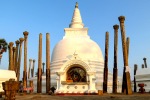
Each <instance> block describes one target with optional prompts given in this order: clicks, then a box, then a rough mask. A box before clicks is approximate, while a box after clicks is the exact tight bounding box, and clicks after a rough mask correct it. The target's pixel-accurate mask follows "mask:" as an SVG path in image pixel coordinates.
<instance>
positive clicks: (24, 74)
mask: <svg viewBox="0 0 150 100" xmlns="http://www.w3.org/2000/svg"><path fill="white" fill-rule="evenodd" d="M28 34H29V33H28V32H27V31H25V32H23V35H24V71H23V87H24V88H27V39H28ZM24 92H25V93H26V91H24Z"/></svg>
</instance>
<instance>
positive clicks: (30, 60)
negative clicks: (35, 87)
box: [28, 59, 32, 79]
mask: <svg viewBox="0 0 150 100" xmlns="http://www.w3.org/2000/svg"><path fill="white" fill-rule="evenodd" d="M31 64H32V59H29V70H28V79H29V78H30V69H31Z"/></svg>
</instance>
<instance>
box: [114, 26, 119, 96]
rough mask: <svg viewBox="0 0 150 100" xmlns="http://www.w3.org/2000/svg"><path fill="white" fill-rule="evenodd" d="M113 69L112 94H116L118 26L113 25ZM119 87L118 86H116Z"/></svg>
mask: <svg viewBox="0 0 150 100" xmlns="http://www.w3.org/2000/svg"><path fill="white" fill-rule="evenodd" d="M113 28H114V68H113V93H117V80H118V79H117V76H118V69H117V56H118V29H119V25H114V26H113ZM118 85H119V84H118Z"/></svg>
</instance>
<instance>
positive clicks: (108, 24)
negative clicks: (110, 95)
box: [0, 0, 150, 79]
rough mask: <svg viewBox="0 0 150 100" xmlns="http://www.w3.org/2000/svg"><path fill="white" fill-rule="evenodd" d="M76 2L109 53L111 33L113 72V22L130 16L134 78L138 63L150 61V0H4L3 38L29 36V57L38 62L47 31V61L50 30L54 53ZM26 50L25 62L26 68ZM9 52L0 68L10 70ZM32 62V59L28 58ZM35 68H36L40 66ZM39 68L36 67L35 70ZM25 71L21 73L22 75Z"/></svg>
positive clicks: (0, 33) (0, 34)
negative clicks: (106, 34) (107, 33)
mask: <svg viewBox="0 0 150 100" xmlns="http://www.w3.org/2000/svg"><path fill="white" fill-rule="evenodd" d="M75 2H78V3H79V9H80V13H81V16H82V21H83V23H84V25H85V27H87V28H89V32H88V35H89V36H90V38H91V39H92V40H94V41H95V42H96V43H97V44H98V45H99V46H100V48H101V50H102V53H103V56H104V52H105V32H106V31H108V32H109V36H110V37H109V60H108V61H109V62H108V63H109V66H108V67H109V71H110V72H113V61H114V57H113V55H114V47H113V46H114V30H113V25H115V24H119V21H118V17H119V16H121V15H123V16H125V17H126V20H125V30H126V36H127V37H130V51H129V66H130V68H131V77H132V79H133V68H134V64H137V65H138V69H141V65H142V64H144V61H143V57H146V58H147V65H148V67H149V64H150V63H149V61H150V45H149V43H150V34H149V32H150V30H149V29H150V25H149V23H150V6H149V5H150V0H112V1H110V0H103V1H102V0H92V1H90V0H86V1H85V0H82V1H81V0H68V1H63V0H55V1H54V0H53V1H52V0H38V1H37V0H32V1H31V0H24V1H23V0H22V1H20V0H13V1H8V0H1V1H0V38H4V39H5V40H6V41H7V42H8V43H9V42H15V41H16V40H18V39H19V38H20V37H24V36H23V32H24V31H28V32H29V36H28V56H27V57H28V59H35V60H36V63H35V66H36V68H37V65H38V62H37V61H38V41H39V40H38V39H39V33H42V34H43V59H42V61H43V62H45V61H46V54H45V51H46V46H45V45H46V43H45V41H46V39H45V38H46V33H47V32H48V33H50V39H51V40H50V41H51V43H50V46H51V49H50V51H51V53H52V50H53V48H54V46H55V45H56V44H57V43H58V42H59V41H60V40H61V39H62V38H63V36H64V28H67V27H69V24H70V22H71V18H72V15H73V11H74V7H75ZM118 39H119V40H118V73H119V75H120V76H122V72H123V57H122V42H121V32H120V29H119V35H118ZM23 54H24V53H23V50H22V61H21V62H22V64H21V71H22V70H23ZM8 60H9V59H8V52H6V53H4V54H3V57H2V60H1V64H0V69H8V64H9V63H8ZM28 62H29V60H28ZM27 66H29V63H28V64H27ZM36 68H35V69H36ZM35 71H36V70H35ZM22 74H23V73H21V77H22V76H23V75H22Z"/></svg>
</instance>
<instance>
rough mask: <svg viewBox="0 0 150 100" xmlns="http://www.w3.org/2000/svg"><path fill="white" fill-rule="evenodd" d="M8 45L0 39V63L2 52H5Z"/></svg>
mask: <svg viewBox="0 0 150 100" xmlns="http://www.w3.org/2000/svg"><path fill="white" fill-rule="evenodd" d="M7 47H8V44H7V42H6V40H5V39H0V63H1V58H2V54H3V52H6V51H7Z"/></svg>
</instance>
